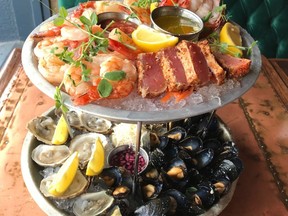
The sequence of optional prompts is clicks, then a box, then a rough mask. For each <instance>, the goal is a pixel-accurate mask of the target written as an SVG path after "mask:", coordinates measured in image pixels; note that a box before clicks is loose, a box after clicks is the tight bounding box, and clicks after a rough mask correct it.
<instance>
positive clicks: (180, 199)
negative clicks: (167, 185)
mask: <svg viewBox="0 0 288 216" xmlns="http://www.w3.org/2000/svg"><path fill="white" fill-rule="evenodd" d="M161 196H170V197H173V198H174V199H175V201H176V203H177V210H180V209H182V208H185V207H186V206H187V202H188V200H187V197H186V195H185V194H184V193H182V192H180V191H178V190H176V189H168V190H166V191H165V192H163V193H162V194H161Z"/></svg>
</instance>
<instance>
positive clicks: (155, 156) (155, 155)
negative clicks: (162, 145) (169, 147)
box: [149, 148, 165, 167]
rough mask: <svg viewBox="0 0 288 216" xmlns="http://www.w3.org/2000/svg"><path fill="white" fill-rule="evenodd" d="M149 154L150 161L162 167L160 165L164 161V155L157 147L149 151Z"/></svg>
mask: <svg viewBox="0 0 288 216" xmlns="http://www.w3.org/2000/svg"><path fill="white" fill-rule="evenodd" d="M149 156H150V163H151V164H153V165H154V166H155V167H162V165H163V164H164V163H165V155H164V153H163V152H162V151H161V150H160V149H158V148H156V149H155V150H153V151H152V152H150V155H149Z"/></svg>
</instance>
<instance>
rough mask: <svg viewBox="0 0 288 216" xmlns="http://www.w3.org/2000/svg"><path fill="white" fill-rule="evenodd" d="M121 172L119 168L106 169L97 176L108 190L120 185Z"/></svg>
mask: <svg viewBox="0 0 288 216" xmlns="http://www.w3.org/2000/svg"><path fill="white" fill-rule="evenodd" d="M123 172H124V170H122V169H121V168H119V167H108V168H105V169H103V170H102V172H101V174H100V175H99V176H100V178H101V179H103V181H104V182H105V184H106V185H107V187H108V188H111V187H117V186H118V185H120V184H121V183H122V180H123V178H122V173H123Z"/></svg>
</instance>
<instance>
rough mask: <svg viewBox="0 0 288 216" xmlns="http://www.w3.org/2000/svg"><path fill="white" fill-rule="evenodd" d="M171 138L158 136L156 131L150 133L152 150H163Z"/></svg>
mask: <svg viewBox="0 0 288 216" xmlns="http://www.w3.org/2000/svg"><path fill="white" fill-rule="evenodd" d="M169 141H170V138H169V137H167V136H158V135H157V134H156V133H150V150H151V151H153V150H155V149H156V148H159V149H161V150H163V149H164V148H165V147H166V146H167V144H168V143H169Z"/></svg>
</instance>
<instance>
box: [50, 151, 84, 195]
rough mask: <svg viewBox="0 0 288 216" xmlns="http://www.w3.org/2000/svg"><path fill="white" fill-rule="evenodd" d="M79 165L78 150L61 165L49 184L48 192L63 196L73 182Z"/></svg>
mask: <svg viewBox="0 0 288 216" xmlns="http://www.w3.org/2000/svg"><path fill="white" fill-rule="evenodd" d="M78 165H79V158H78V152H74V153H73V154H72V155H71V156H70V157H69V158H68V159H67V160H66V161H65V162H64V163H63V165H62V166H61V167H60V169H59V171H58V172H57V174H56V175H55V178H54V179H53V181H52V183H51V185H50V186H49V189H48V192H49V193H50V194H52V195H54V196H56V197H57V196H61V195H62V194H63V193H64V192H65V191H66V190H67V189H68V187H69V186H70V185H71V183H72V182H73V179H74V177H75V175H76V172H77V169H78Z"/></svg>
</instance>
